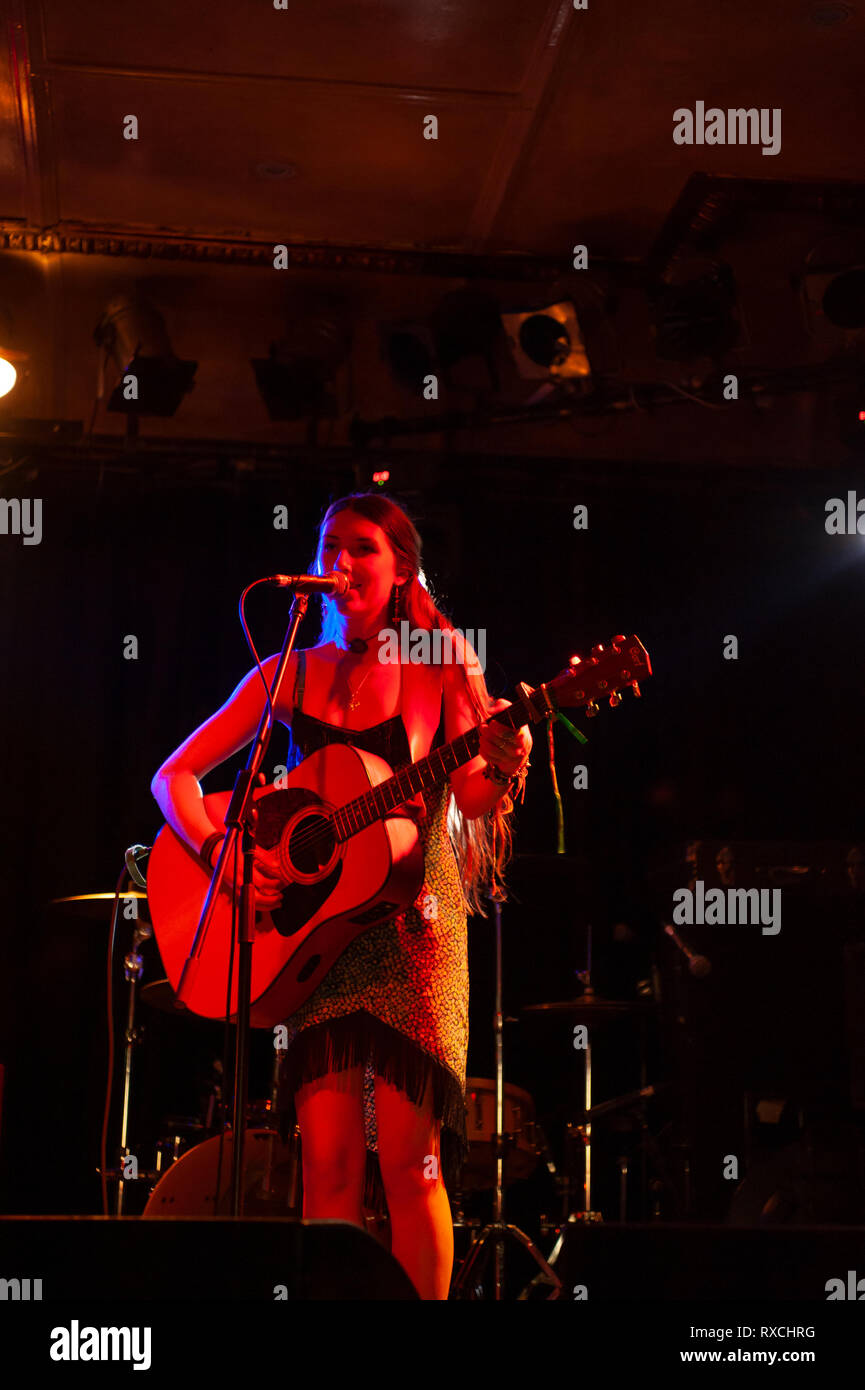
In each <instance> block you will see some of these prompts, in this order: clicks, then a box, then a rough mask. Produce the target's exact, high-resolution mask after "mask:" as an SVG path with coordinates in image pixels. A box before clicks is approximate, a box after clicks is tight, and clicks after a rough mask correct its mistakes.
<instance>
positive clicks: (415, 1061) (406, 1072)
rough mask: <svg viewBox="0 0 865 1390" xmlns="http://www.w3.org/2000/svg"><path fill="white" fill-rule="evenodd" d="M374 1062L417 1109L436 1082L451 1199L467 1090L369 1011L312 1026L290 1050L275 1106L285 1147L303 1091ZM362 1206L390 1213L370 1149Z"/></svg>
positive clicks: (463, 1151)
mask: <svg viewBox="0 0 865 1390" xmlns="http://www.w3.org/2000/svg"><path fill="white" fill-rule="evenodd" d="M370 1057H372V1060H373V1064H374V1066H375V1070H376V1072H377V1074H378V1075H379V1076H383V1077H384V1079H385V1080H386V1081H388V1082H390V1084H391V1085H392V1086H396V1087H397V1089H398V1090H400V1091H404V1092H405V1094H406V1096H407V1097H408V1099H409V1100H410V1101H411V1102H412V1103H413V1104H414V1105H419V1104H420V1102H421V1099H422V1097H423V1096H424V1095H425V1093H426V1088H427V1085H428V1084H429V1083H430V1082H431V1083H432V1104H433V1113H434V1115H435V1118H436V1119H437V1120H439V1121H440V1123H441V1131H440V1134H441V1173H442V1177H443V1179H444V1184H445V1188H446V1190H447V1192H448V1194H449V1195H451V1194H452V1193H453V1190H454V1187H455V1185H456V1182H457V1179H458V1177H459V1171H460V1168H461V1167H462V1165H463V1163H464V1162H465V1160H466V1158H467V1156H468V1139H467V1136H466V1112H465V1094H464V1091H463V1089H462V1087H461V1085H460V1083H459V1081H458V1080H457V1078H456V1077H455V1076H454V1074H453V1072H451V1071H450V1070H449V1068H447V1067H445V1066H444V1065H443V1064H442V1063H441V1062H439V1061H438V1060H437V1059H436V1058H435V1057H432V1056H431V1055H430V1054H429V1053H428V1052H424V1051H423V1049H422V1048H420V1047H418V1045H417V1044H416V1043H413V1042H412V1041H411V1039H410V1038H407V1037H405V1035H404V1034H403V1033H399V1032H398V1031H397V1030H396V1029H395V1028H391V1027H389V1026H388V1025H387V1024H386V1023H383V1022H382V1021H381V1019H378V1018H374V1017H373V1015H372V1014H369V1013H367V1012H366V1010H362V1009H359V1010H356V1011H355V1012H354V1013H352V1014H346V1015H344V1016H343V1017H342V1018H335V1019H328V1020H325V1021H324V1022H323V1023H316V1024H312V1025H311V1026H310V1027H308V1028H304V1029H303V1030H302V1031H301V1032H300V1033H299V1034H298V1036H297V1038H296V1039H295V1040H294V1042H293V1043H291V1044H290V1045H289V1048H288V1051H287V1053H286V1055H285V1057H284V1058H283V1059H282V1066H281V1067H280V1076H279V1090H278V1094H277V1105H276V1109H277V1116H276V1118H277V1124H278V1127H279V1132H280V1134H281V1136H282V1139H283V1142H285V1141H286V1140H287V1138H288V1136H289V1135H290V1134H291V1133H292V1131H293V1129H294V1127H295V1125H296V1124H297V1111H296V1109H295V1105H294V1093H295V1091H297V1090H298V1088H299V1087H300V1086H303V1085H305V1084H306V1083H307V1082H308V1081H316V1080H318V1078H319V1077H322V1076H324V1075H325V1074H326V1073H327V1072H340V1071H346V1070H347V1069H348V1068H350V1067H356V1066H363V1067H366V1064H367V1062H368V1061H369V1059H370ZM363 1201H364V1206H365V1207H366V1208H367V1210H369V1211H374V1212H376V1213H377V1214H378V1215H385V1214H386V1213H387V1198H386V1194H385V1190H384V1183H383V1181H382V1176H381V1167H380V1164H379V1159H378V1154H377V1153H375V1152H374V1151H373V1150H372V1149H367V1152H366V1174H365V1181H364V1197H363Z"/></svg>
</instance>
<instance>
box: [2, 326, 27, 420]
mask: <svg viewBox="0 0 865 1390" xmlns="http://www.w3.org/2000/svg"><path fill="white" fill-rule="evenodd" d="M14 341H15V335H14V330H13V328H12V321H11V319H10V318H9V315H8V314H7V313H6V311H5V309H2V308H0V400H2V399H3V398H4V397H5V396H8V395H9V393H10V392H11V391H14V389H15V386H16V383H17V382H18V380H19V378H20V375H21V372H22V369H23V367H24V364H25V363H26V362H27V360H28V357H27V353H26V352H18V351H17V349H15V348H14V347H13V346H12V344H13V342H14Z"/></svg>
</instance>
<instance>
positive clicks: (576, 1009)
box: [521, 995, 654, 1023]
mask: <svg viewBox="0 0 865 1390" xmlns="http://www.w3.org/2000/svg"><path fill="white" fill-rule="evenodd" d="M652 1008H654V1001H653V1000H644V999H599V998H598V997H597V996H596V995H592V996H591V997H590V998H586V996H585V995H581V996H580V997H579V998H577V999H562V1000H556V1001H554V1002H553V1003H548V1004H524V1005H523V1008H522V1010H521V1012H522V1013H524V1014H556V1013H567V1014H571V1015H572V1017H574V1018H576V1020H577V1022H579V1023H603V1022H604V1021H605V1020H607V1019H614V1018H623V1017H624V1016H625V1015H626V1014H639V1013H645V1012H646V1011H647V1010H648V1009H652Z"/></svg>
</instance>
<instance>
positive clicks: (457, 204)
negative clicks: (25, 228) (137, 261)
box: [53, 72, 500, 244]
mask: <svg viewBox="0 0 865 1390" xmlns="http://www.w3.org/2000/svg"><path fill="white" fill-rule="evenodd" d="M53 92H54V127H55V129H54V140H55V144H56V149H57V161H58V187H59V198H60V216H61V218H64V219H73V220H76V221H88V220H89V221H96V222H100V221H103V222H109V223H111V224H113V225H117V224H129V225H133V226H135V227H148V228H150V227H160V228H164V229H174V230H182V231H185V232H191V233H196V232H197V233H200V234H202V235H207V234H212V235H215V234H220V235H237V236H251V237H267V238H270V237H273V239H274V240H277V241H281V240H285V239H292V238H293V239H296V240H297V239H311V240H317V239H325V240H341V239H344V240H347V241H351V242H366V241H373V242H376V243H390V242H431V243H440V244H441V243H450V244H455V243H458V242H459V241H460V240H461V239H462V237H463V235H464V233H465V227H466V223H467V221H468V219H469V217H470V215H471V211H472V208H473V206H474V203H475V199H476V197H477V189H478V185H479V183H480V182H481V180H482V177H483V174H484V170H485V168H486V166H487V164H488V163H489V161H490V159H491V158H492V155H493V152H494V151H495V148H496V146H497V143H498V140H499V138H500V131H499V120H498V113H497V110H496V108H495V106H491V105H488V104H484V103H482V102H477V101H476V102H472V103H469V104H468V105H463V104H461V103H460V102H459V101H458V99H455V98H451V99H449V101H448V103H447V105H445V104H440V107H439V138H438V140H426V139H424V136H423V117H424V115H425V114H427V113H426V107H425V105H424V104H423V103H410V102H401V103H399V104H395V103H394V101H393V99H392V98H391V96H390V95H389V94H388V93H386V92H374V91H370V92H369V93H365V94H364V93H360V92H358V91H357V90H346V89H339V88H334V89H333V90H332V91H331V93H330V94H329V97H328V100H327V101H322V100H321V99H320V94H319V99H312V98H311V96H310V89H308V88H303V89H297V88H293V87H292V86H290V85H287V86H285V87H283V88H279V89H277V88H274V87H271V86H268V87H266V88H256V89H255V90H254V91H253V92H252V93H251V92H250V90H249V89H248V88H247V87H245V86H244V85H243V84H240V83H233V84H227V83H226V84H219V85H216V86H213V85H209V84H198V85H195V86H193V87H191V88H190V87H185V86H180V85H178V84H176V83H171V82H162V81H142V80H138V79H135V78H126V77H111V76H106V77H95V76H90V75H81V74H73V73H70V72H64V73H62V74H60V75H58V76H57V77H56V78H55V80H54V84H53ZM129 114H133V115H135V116H136V117H137V120H138V129H139V138H138V140H137V141H132V140H125V139H124V138H123V135H122V129H123V118H124V117H125V116H127V115H129ZM274 161H278V162H281V163H284V164H287V165H289V166H291V168H292V169H293V170H294V173H293V175H292V176H291V177H288V178H284V179H278V180H275V181H274V180H267V179H265V178H263V177H262V176H261V174H259V173H257V172H256V169H257V166H258V165H260V164H272V163H273V162H274Z"/></svg>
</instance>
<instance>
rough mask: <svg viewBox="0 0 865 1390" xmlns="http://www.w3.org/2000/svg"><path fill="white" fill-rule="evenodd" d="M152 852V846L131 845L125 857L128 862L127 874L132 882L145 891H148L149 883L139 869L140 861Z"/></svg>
mask: <svg viewBox="0 0 865 1390" xmlns="http://www.w3.org/2000/svg"><path fill="white" fill-rule="evenodd" d="M150 850H151V846H150V845H130V846H129V848H128V850H127V851H126V853H125V855H124V856H123V857H124V859H125V860H126V872H127V873H128V874H129V877H130V878H131V879H132V882H133V883H137V884H138V887H139V888H143V889H144V890H145V891H146V890H147V881H146V879H145V878H144V877H143V875H142V873H141V870H140V869H139V867H138V860H139V859H141V858H143V856H144V855H145V854H149V853H150Z"/></svg>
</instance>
